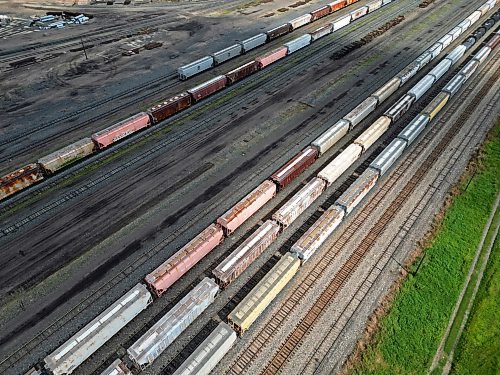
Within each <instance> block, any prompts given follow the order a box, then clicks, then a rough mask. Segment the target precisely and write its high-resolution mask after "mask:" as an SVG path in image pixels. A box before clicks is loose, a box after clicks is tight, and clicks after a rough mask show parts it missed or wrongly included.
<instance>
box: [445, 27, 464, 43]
mask: <svg viewBox="0 0 500 375" xmlns="http://www.w3.org/2000/svg"><path fill="white" fill-rule="evenodd" d="M460 34H462V28H461V27H460V26H455V27H454V28H453V29H451V30H450V31H449V32H448V35H450V36H451V40H452V41H453V40H456V39H457V38H458V37H459V36H460Z"/></svg>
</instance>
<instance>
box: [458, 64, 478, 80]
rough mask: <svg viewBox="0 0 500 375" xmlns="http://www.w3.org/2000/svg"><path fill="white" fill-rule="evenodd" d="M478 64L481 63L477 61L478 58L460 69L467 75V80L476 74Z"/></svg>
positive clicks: (461, 72)
mask: <svg viewBox="0 0 500 375" xmlns="http://www.w3.org/2000/svg"><path fill="white" fill-rule="evenodd" d="M478 66H479V63H478V62H477V60H471V61H469V62H468V63H467V64H465V66H464V67H463V68H462V70H461V71H460V74H462V75H463V76H464V77H465V80H468V79H469V78H470V77H471V76H472V75H473V74H474V72H475V71H476V69H477V67H478Z"/></svg>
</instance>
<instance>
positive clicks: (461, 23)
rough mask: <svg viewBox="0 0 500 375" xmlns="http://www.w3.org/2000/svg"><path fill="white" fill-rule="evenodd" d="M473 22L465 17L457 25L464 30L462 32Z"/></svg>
mask: <svg viewBox="0 0 500 375" xmlns="http://www.w3.org/2000/svg"><path fill="white" fill-rule="evenodd" d="M470 25H471V23H470V21H469V20H468V19H465V20H463V21H462V22H460V23H459V24H458V25H457V27H460V29H461V30H462V33H464V32H465V30H467V29H468V28H469V27H470Z"/></svg>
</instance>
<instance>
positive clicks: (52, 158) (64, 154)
mask: <svg viewBox="0 0 500 375" xmlns="http://www.w3.org/2000/svg"><path fill="white" fill-rule="evenodd" d="M94 147H95V145H94V142H93V141H92V139H90V138H84V139H81V140H79V141H77V142H75V143H72V144H70V145H68V146H66V147H64V148H62V149H60V150H57V151H54V152H53V153H51V154H49V155H47V156H44V157H42V158H40V159H38V164H39V165H40V166H41V167H42V168H43V170H44V171H45V172H46V173H47V174H51V173H55V172H57V171H58V170H60V169H62V168H64V167H65V166H67V165H69V164H71V163H74V162H76V161H77V160H80V159H83V158H84V157H86V156H89V155H91V154H92V153H93V152H94Z"/></svg>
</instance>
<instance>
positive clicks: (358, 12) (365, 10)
mask: <svg viewBox="0 0 500 375" xmlns="http://www.w3.org/2000/svg"><path fill="white" fill-rule="evenodd" d="M367 13H368V7H367V6H364V7H361V8H358V9H356V10H355V11H353V12H351V22H352V21H354V20H357V19H358V18H361V17H363V16H364V15H366V14H367Z"/></svg>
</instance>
